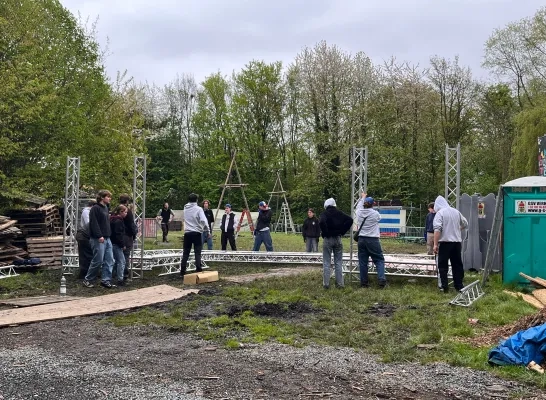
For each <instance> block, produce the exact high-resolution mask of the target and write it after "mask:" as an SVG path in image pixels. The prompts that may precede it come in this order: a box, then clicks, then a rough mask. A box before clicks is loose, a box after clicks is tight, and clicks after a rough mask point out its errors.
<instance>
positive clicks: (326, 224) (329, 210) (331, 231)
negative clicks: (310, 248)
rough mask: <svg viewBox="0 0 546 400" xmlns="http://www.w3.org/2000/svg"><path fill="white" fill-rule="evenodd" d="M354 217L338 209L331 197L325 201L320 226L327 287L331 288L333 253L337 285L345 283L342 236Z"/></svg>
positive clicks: (323, 281) (324, 275)
mask: <svg viewBox="0 0 546 400" xmlns="http://www.w3.org/2000/svg"><path fill="white" fill-rule="evenodd" d="M352 225H353V219H352V218H351V217H350V216H348V215H347V214H345V213H344V212H343V211H341V210H338V209H337V207H336V201H335V200H334V199H333V198H329V199H327V200H326V201H325V202H324V212H323V213H322V214H321V215H320V220H319V226H320V231H321V235H322V239H323V241H322V242H323V243H322V285H323V286H324V288H325V289H329V288H330V266H331V263H332V253H333V255H334V269H335V276H336V286H337V287H339V288H342V287H344V286H345V284H344V283H343V269H342V261H343V244H342V243H341V237H342V236H343V235H345V234H346V233H347V232H348V231H349V229H351V226H352Z"/></svg>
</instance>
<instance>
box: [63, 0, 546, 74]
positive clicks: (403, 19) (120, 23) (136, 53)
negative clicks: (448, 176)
mask: <svg viewBox="0 0 546 400" xmlns="http://www.w3.org/2000/svg"><path fill="white" fill-rule="evenodd" d="M61 3H62V4H63V5H64V6H65V7H67V8H68V9H69V10H70V11H71V12H72V13H73V14H74V15H76V16H77V15H78V12H79V13H80V14H81V16H82V17H83V18H84V19H86V18H87V17H89V18H90V20H91V21H93V20H95V19H96V18H98V26H97V29H98V39H99V41H100V43H101V45H102V46H103V47H104V46H106V41H107V38H108V40H109V46H108V48H109V53H110V55H109V57H108V58H107V62H106V67H107V71H108V74H109V75H110V76H111V77H115V76H116V73H117V71H124V70H127V71H128V74H129V75H130V76H134V78H135V80H136V81H141V82H144V81H148V82H149V83H152V82H153V83H156V84H157V85H163V84H166V83H168V82H169V81H171V80H173V79H174V78H175V76H176V74H177V73H178V74H192V75H193V76H194V77H195V79H196V80H197V82H201V81H202V80H203V79H204V78H205V77H206V76H207V75H209V74H211V73H215V72H218V71H220V72H222V73H223V74H224V75H231V73H232V72H233V71H234V70H235V71H238V70H240V69H241V68H243V67H244V65H245V64H246V63H248V62H249V61H251V60H253V59H257V60H265V61H267V62H272V61H277V60H280V61H282V62H283V64H284V65H287V64H289V63H291V62H292V61H293V60H294V58H295V56H296V55H297V54H298V53H299V52H300V50H301V49H302V48H304V47H306V46H307V47H313V46H314V45H315V44H316V43H317V42H319V41H321V40H326V41H327V42H328V44H336V45H337V46H339V47H340V48H342V49H343V50H345V51H347V52H350V53H356V52H357V51H364V52H365V53H366V54H367V55H368V56H369V57H370V58H371V59H372V60H373V61H374V62H375V63H381V62H382V61H383V60H385V59H388V58H390V57H391V56H395V57H396V58H397V59H398V60H400V61H402V60H404V61H411V62H413V63H419V64H420V65H423V66H425V65H427V64H428V59H429V58H430V56H431V55H440V56H444V57H449V58H452V57H453V56H455V55H459V57H460V61H461V64H464V65H468V66H470V67H471V68H472V71H473V73H474V75H475V76H478V77H482V78H485V77H487V72H486V71H484V70H482V69H481V67H480V64H481V62H482V58H483V50H484V44H485V41H486V40H487V38H488V37H489V36H490V34H491V33H492V32H493V30H494V29H495V28H502V27H504V26H506V24H508V23H509V22H512V21H517V20H519V19H521V18H523V17H528V16H532V15H533V14H534V13H535V12H536V11H537V10H538V8H539V7H541V6H543V5H544V4H545V3H544V0H337V1H336V0H276V1H271V0H270V1H265V0H153V1H150V0H61Z"/></svg>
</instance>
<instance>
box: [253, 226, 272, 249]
mask: <svg viewBox="0 0 546 400" xmlns="http://www.w3.org/2000/svg"><path fill="white" fill-rule="evenodd" d="M255 234H256V236H255V237H254V248H253V249H252V251H260V246H261V245H262V243H263V244H264V245H265V250H266V251H273V240H271V232H270V231H269V229H268V230H265V231H258V232H255Z"/></svg>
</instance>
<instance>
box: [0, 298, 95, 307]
mask: <svg viewBox="0 0 546 400" xmlns="http://www.w3.org/2000/svg"><path fill="white" fill-rule="evenodd" d="M83 298H85V297H76V296H35V297H18V298H15V299H4V300H0V304H5V305H8V306H15V307H30V306H38V305H40V304H51V303H61V302H63V301H72V300H79V299H83Z"/></svg>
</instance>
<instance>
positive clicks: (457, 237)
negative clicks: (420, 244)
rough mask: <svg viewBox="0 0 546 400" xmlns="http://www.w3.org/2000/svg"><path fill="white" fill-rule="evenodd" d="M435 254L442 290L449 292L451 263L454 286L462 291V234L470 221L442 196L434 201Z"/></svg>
mask: <svg viewBox="0 0 546 400" xmlns="http://www.w3.org/2000/svg"><path fill="white" fill-rule="evenodd" d="M434 211H436V215H435V216H434V249H433V250H434V254H438V272H439V274H440V282H441V285H442V287H441V290H442V291H443V292H444V293H447V292H448V280H447V272H448V269H449V266H448V262H451V272H452V273H453V286H455V290H457V291H460V290H461V289H462V288H463V287H464V284H463V278H464V268H463V260H462V256H461V252H462V241H463V240H462V234H461V231H462V230H463V229H465V228H468V221H467V220H466V218H465V217H463V215H462V214H461V213H460V212H459V210H457V209H456V208H453V207H451V206H450V205H449V204H448V203H447V201H446V199H445V198H444V197H442V196H438V197H436V200H435V201H434Z"/></svg>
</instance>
